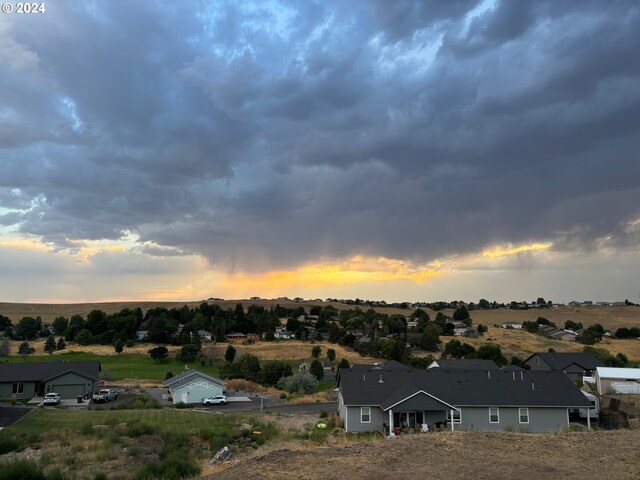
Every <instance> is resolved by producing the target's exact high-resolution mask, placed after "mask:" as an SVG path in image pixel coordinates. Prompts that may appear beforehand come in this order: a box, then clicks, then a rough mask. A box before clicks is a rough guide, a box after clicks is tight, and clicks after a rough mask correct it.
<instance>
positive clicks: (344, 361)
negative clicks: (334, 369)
mask: <svg viewBox="0 0 640 480" xmlns="http://www.w3.org/2000/svg"><path fill="white" fill-rule="evenodd" d="M350 366H351V365H349V360H347V359H346V358H343V359H342V360H340V363H338V370H340V369H342V368H349V367H350Z"/></svg>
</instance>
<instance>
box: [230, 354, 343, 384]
mask: <svg viewBox="0 0 640 480" xmlns="http://www.w3.org/2000/svg"><path fill="white" fill-rule="evenodd" d="M320 354H321V347H320V346H318V345H316V346H314V347H313V348H312V349H311V356H312V357H313V358H314V360H313V361H312V362H311V365H310V367H309V372H308V373H309V374H310V375H311V376H313V377H314V378H315V379H316V381H317V380H322V378H323V377H324V368H323V365H322V363H321V362H320V361H319V360H318V358H319V356H320ZM224 358H225V361H226V362H225V364H224V365H223V366H222V368H221V369H220V376H221V377H222V378H229V379H231V378H243V379H245V380H250V381H252V382H256V383H260V384H262V385H265V386H268V387H275V386H277V385H278V384H279V382H281V380H282V379H283V378H289V377H291V376H292V375H293V367H292V366H291V363H289V362H286V361H283V360H265V361H262V362H261V361H260V360H259V359H258V357H256V356H255V355H252V354H250V353H245V354H244V355H241V356H240V358H237V359H236V349H235V347H234V346H233V345H229V346H227V350H226V351H225V356H224ZM327 358H328V359H329V360H330V361H331V362H333V361H334V360H335V358H336V352H335V350H334V349H332V348H329V349H327ZM340 368H349V362H348V361H347V360H345V359H344V358H343V359H342V360H340V363H339V364H338V365H337V369H338V370H339V369H340ZM303 383H304V382H303ZM297 389H298V387H296V388H295V390H297ZM287 390H289V391H293V390H290V389H289V388H287Z"/></svg>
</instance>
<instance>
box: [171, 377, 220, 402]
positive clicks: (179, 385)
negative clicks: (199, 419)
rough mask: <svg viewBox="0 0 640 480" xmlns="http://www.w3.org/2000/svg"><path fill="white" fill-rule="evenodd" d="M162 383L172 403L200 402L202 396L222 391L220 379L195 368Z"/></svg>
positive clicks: (209, 395) (211, 395) (210, 395)
mask: <svg viewBox="0 0 640 480" xmlns="http://www.w3.org/2000/svg"><path fill="white" fill-rule="evenodd" d="M162 385H163V386H165V387H167V389H168V390H169V395H170V397H171V399H172V401H173V404H174V405H175V404H178V403H200V402H201V401H202V399H203V398H206V397H213V396H214V395H222V394H223V392H224V382H223V381H222V380H220V379H218V378H215V377H212V376H211V375H207V374H206V373H204V372H201V371H200V370H195V369H189V370H185V371H184V372H182V373H181V374H180V375H176V376H175V377H171V378H169V379H167V380H165V381H164V382H162Z"/></svg>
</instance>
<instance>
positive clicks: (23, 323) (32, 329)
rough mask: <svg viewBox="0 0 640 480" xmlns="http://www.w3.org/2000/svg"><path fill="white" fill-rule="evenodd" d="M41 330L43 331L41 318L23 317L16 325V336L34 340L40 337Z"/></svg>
mask: <svg viewBox="0 0 640 480" xmlns="http://www.w3.org/2000/svg"><path fill="white" fill-rule="evenodd" d="M40 330H42V320H40V317H38V318H32V317H23V318H22V320H20V321H19V322H18V325H16V336H17V337H18V338H22V339H24V340H33V339H35V338H37V337H38V333H39V332H40Z"/></svg>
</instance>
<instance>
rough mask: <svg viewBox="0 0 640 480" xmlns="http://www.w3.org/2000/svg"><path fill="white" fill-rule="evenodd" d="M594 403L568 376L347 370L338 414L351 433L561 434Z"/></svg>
mask: <svg viewBox="0 0 640 480" xmlns="http://www.w3.org/2000/svg"><path fill="white" fill-rule="evenodd" d="M589 407H591V403H590V402H589V401H588V400H587V399H586V398H585V396H584V395H582V393H581V392H580V390H579V389H578V388H577V387H576V386H575V385H574V384H573V382H571V380H570V379H569V378H567V376H566V375H564V374H563V373H562V372H553V371H545V372H542V371H540V372H531V371H518V372H517V371H506V370H488V371H482V370H460V369H443V368H434V369H431V370H414V369H411V368H409V367H404V368H390V369H385V368H384V367H383V368H376V367H371V366H367V365H355V366H354V367H353V368H351V369H341V370H340V372H339V378H338V410H339V414H340V417H341V419H342V421H343V422H344V427H345V430H346V431H348V432H369V431H379V432H384V433H395V434H397V433H400V432H401V431H407V430H410V429H416V430H417V429H419V428H420V426H421V425H422V424H424V423H427V424H428V425H429V427H430V428H432V429H433V428H434V427H440V428H448V429H451V430H480V431H498V430H513V431H528V432H558V431H560V430H561V429H562V428H563V427H566V426H567V425H568V424H569V410H570V409H573V408H589Z"/></svg>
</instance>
